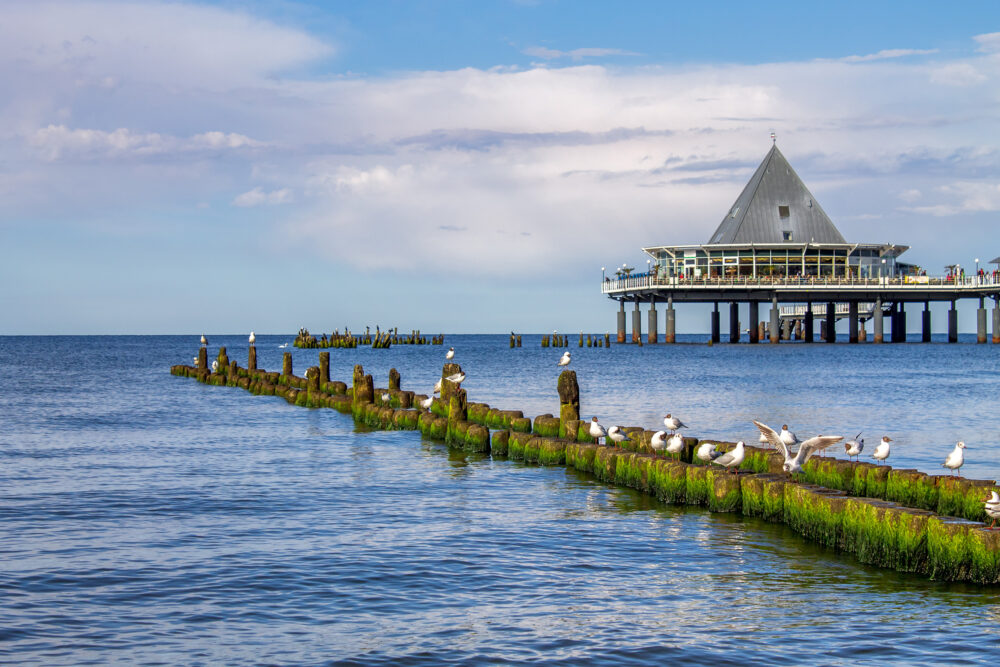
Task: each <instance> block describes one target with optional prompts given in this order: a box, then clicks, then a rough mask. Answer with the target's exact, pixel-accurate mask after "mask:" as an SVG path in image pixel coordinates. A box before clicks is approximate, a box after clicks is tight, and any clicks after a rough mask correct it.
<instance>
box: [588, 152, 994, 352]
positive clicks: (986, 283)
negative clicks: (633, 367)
mask: <svg viewBox="0 0 1000 667" xmlns="http://www.w3.org/2000/svg"><path fill="white" fill-rule="evenodd" d="M908 249H909V246H906V245H900V244H896V243H862V242H856V243H851V242H848V241H846V240H845V239H844V237H843V235H842V234H841V233H840V231H839V230H838V229H837V227H836V226H835V225H834V224H833V221H832V220H831V219H830V218H829V216H828V215H827V214H826V212H825V211H824V210H823V208H822V207H821V206H820V205H819V202H818V201H816V199H815V197H814V196H813V195H812V193H811V192H810V191H809V189H808V188H807V187H806V186H805V184H804V183H803V182H802V180H801V179H800V178H799V176H798V174H796V173H795V170H794V169H792V167H791V165H790V164H789V163H788V161H787V160H786V159H785V157H784V155H782V153H781V151H779V150H778V147H777V144H775V145H773V146H772V147H771V150H770V151H769V152H768V153H767V155H766V156H765V157H764V160H763V161H762V162H761V164H760V166H758V167H757V170H756V171H755V172H754V174H753V176H752V177H751V179H750V181H749V182H748V183H747V184H746V186H745V187H744V189H743V191H742V193H741V194H740V195H739V197H737V199H736V201H735V202H734V203H733V205H732V206H731V207H730V209H729V211H728V212H727V213H726V215H725V216H724V217H723V219H722V222H721V223H720V224H719V226H718V227H717V228H716V230H715V232H714V233H713V234H712V235H711V238H710V240H709V242H708V243H704V244H694V245H674V246H665V245H664V246H651V247H647V248H643V252H645V253H646V255H647V256H648V257H649V259H647V260H646V266H647V269H646V271H645V272H643V273H638V274H637V273H635V269H634V268H633V267H629V266H627V265H623V266H621V267H618V268H615V269H613V270H612V272H611V274H610V275H609V274H608V272H607V269H606V268H602V269H601V274H602V275H601V293H602V294H603V295H605V296H606V297H607V298H609V299H611V300H614V301H617V302H618V314H617V315H618V317H617V342H619V343H626V342H631V343H641V342H643V322H642V321H643V313H642V307H641V306H642V304H646V305H647V306H648V307H647V311H646V314H645V319H646V321H647V327H646V334H647V335H646V337H645V340H646V342H647V343H658V342H660V331H659V326H658V322H659V320H660V318H659V314H658V311H657V306H658V305H660V306H662V307H663V308H664V318H663V321H664V332H663V339H662V341H663V342H664V343H673V342H675V340H676V324H675V323H676V311H675V308H674V306H675V304H677V303H711V304H712V305H713V306H714V307H713V309H712V312H711V319H710V323H709V324H710V331H711V341H712V342H713V343H719V342H721V341H722V332H721V331H720V319H721V317H720V310H719V309H720V306H722V307H725V306H726V305H728V308H729V332H728V334H729V336H728V340H729V342H730V343H737V342H739V341H740V339H741V333H742V332H743V331H746V332H747V333H748V339H749V342H750V343H757V342H760V341H761V340H765V339H766V340H769V341H770V342H772V343H778V342H780V341H782V340H791V339H792V338H793V337H794V338H795V339H796V340H802V341H805V342H810V343H811V342H814V341H816V340H817V330H818V334H819V336H818V339H819V340H823V341H826V342H829V343H833V342H835V341H836V340H837V337H836V325H837V321H838V320H841V319H846V320H847V321H848V325H847V329H848V336H847V340H848V342H850V343H858V342H862V341H865V340H867V331H866V329H865V324H866V323H869V322H870V324H871V328H872V342H874V343H887V342H893V343H896V342H905V341H906V316H907V306H910V310H911V311H912V310H914V308H913V306H914V305H915V304H916V305H917V307H921V308H922V310H921V313H920V318H921V341H923V342H930V340H931V311H930V304H931V303H932V302H945V303H949V304H950V309H949V310H948V321H947V332H948V342H949V343H955V342H958V308H957V303H958V301H960V300H962V299H975V300H977V301H978V304H979V307H978V309H977V311H976V340H977V342H979V343H986V342H987V339H988V333H989V331H988V326H987V322H988V319H989V318H988V317H987V311H988V310H991V311H992V317H991V319H992V341H993V343H1000V270H994V271H992V272H987V271H985V269H984V267H981V266H980V262H979V259H978V258H977V259H975V261H974V269H973V266H969V267H965V268H963V267H961V266H959V265H957V264H952V265H949V266H948V267H946V268H947V271H948V272H947V274H945V275H941V276H929V275H928V274H927V271H926V270H925V269H922V268H921V267H919V266H916V265H913V264H908V263H906V262H903V261H901V260H900V256H901V255H902V254H903V253H905V252H906V251H907V250H908ZM989 264H994V265H998V267H1000V257H998V258H997V259H995V260H991V261H990V263H989ZM987 266H988V265H987ZM965 269H969V275H968V276H967V275H966V271H965ZM987 300H992V304H991V305H992V308H989V309H988V308H987V305H988V304H987ZM762 309H765V310H766V311H767V317H766V319H761V314H762V313H761V310H762ZM627 310H631V314H632V327H631V334H630V335H629V333H628V332H627V331H626V324H627V319H628V315H627V312H626V311H627ZM741 311H742V312H741ZM741 317H743V318H745V319H743V320H741V319H740V318H741ZM817 321H818V322H819V326H818V327H817ZM887 324H888V327H887V326H886V325H887ZM886 330H888V331H889V332H890V336H889V337H888V338H887V337H886Z"/></svg>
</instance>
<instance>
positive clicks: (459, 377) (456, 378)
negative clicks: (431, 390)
mask: <svg viewBox="0 0 1000 667" xmlns="http://www.w3.org/2000/svg"><path fill="white" fill-rule="evenodd" d="M445 380H447V381H448V382H451V383H453V384H462V383H463V382H465V373H462V372H458V373H455V374H453V375H449V376H448V377H446V378H445Z"/></svg>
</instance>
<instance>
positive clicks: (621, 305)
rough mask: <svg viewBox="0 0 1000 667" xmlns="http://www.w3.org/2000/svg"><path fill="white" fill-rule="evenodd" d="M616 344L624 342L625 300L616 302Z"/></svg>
mask: <svg viewBox="0 0 1000 667" xmlns="http://www.w3.org/2000/svg"><path fill="white" fill-rule="evenodd" d="M618 342H619V343H624V342H625V299H622V300H621V301H619V302H618Z"/></svg>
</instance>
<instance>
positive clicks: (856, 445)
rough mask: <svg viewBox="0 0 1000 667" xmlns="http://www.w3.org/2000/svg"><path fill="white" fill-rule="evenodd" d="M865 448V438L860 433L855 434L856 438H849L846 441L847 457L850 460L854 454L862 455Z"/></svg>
mask: <svg viewBox="0 0 1000 667" xmlns="http://www.w3.org/2000/svg"><path fill="white" fill-rule="evenodd" d="M864 448H865V439H864V438H862V437H861V434H860V433H858V434H857V435H856V436H854V440H848V441H847V442H845V443H844V451H845V452H847V458H848V460H850V458H851V457H852V456H860V455H861V451H862V450H863V449H864Z"/></svg>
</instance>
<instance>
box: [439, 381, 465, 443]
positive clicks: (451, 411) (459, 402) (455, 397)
mask: <svg viewBox="0 0 1000 667" xmlns="http://www.w3.org/2000/svg"><path fill="white" fill-rule="evenodd" d="M442 393H444V390H443V387H442ZM468 419H469V401H468V396H467V395H466V393H465V390H464V389H462V388H460V387H459V388H457V389H454V390H452V391H451V392H450V395H449V396H448V431H447V435H446V438H445V440H446V441H447V442H449V443H450V442H452V441H453V440H458V438H456V436H457V434H458V424H459V422H465V421H468Z"/></svg>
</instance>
